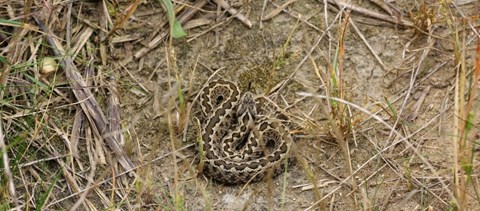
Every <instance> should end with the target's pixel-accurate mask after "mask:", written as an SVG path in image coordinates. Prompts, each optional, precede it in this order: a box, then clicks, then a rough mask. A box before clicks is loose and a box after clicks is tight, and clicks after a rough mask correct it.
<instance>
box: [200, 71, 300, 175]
mask: <svg viewBox="0 0 480 211" xmlns="http://www.w3.org/2000/svg"><path fill="white" fill-rule="evenodd" d="M200 107H201V111H202V114H203V116H204V117H205V120H204V121H203V125H202V134H201V136H202V139H201V141H200V144H199V145H200V150H201V151H202V152H204V158H203V160H204V169H203V172H204V174H205V175H207V176H209V177H211V178H212V179H214V180H216V181H217V182H220V183H226V184H239V183H247V182H249V181H258V180H260V179H262V178H263V177H264V176H265V175H266V174H267V172H269V171H271V172H272V176H276V175H278V174H280V173H281V172H282V171H283V170H284V168H283V167H284V164H285V162H284V161H286V158H287V153H288V151H289V148H290V145H291V143H292V137H291V135H290V134H289V131H288V129H287V127H286V126H285V125H284V124H283V123H282V122H281V121H280V120H278V119H276V118H274V117H269V116H266V115H259V114H258V113H257V107H256V103H255V100H254V98H253V94H252V93H250V92H246V93H244V94H243V95H241V93H240V90H239V88H238V87H237V85H235V84H234V83H233V82H230V81H226V80H216V81H212V82H209V83H208V84H206V85H205V86H204V88H203V89H202V90H201V92H200ZM202 148H203V149H202Z"/></svg>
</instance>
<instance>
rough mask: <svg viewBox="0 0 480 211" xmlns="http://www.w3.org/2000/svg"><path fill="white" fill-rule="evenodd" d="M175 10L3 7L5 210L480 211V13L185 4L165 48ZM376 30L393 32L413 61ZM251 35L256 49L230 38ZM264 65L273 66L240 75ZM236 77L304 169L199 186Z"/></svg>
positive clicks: (0, 140)
mask: <svg viewBox="0 0 480 211" xmlns="http://www.w3.org/2000/svg"><path fill="white" fill-rule="evenodd" d="M162 1H163V0H162ZM162 1H148V3H147V4H142V1H114V2H111V1H75V2H68V1H50V0H46V1H31V0H27V1H1V2H0V65H1V72H0V99H1V101H0V102H1V103H0V106H1V107H0V114H1V115H0V116H1V118H0V148H1V154H2V157H1V159H0V160H1V164H0V166H1V168H0V178H1V179H0V190H1V194H2V197H0V209H1V210H12V209H18V210H30V209H37V210H41V209H55V210H63V209H71V210H75V209H89V210H98V209H111V210H113V209H124V210H135V209H137V210H138V209H142V210H143V209H149V210H150V209H151V210H199V209H206V210H219V209H236V210H240V209H243V210H250V209H269V210H278V209H284V210H288V209H302V210H314V209H321V210H335V209H355V210H398V209H409V210H410V209H412V210H413V209H415V210H437V209H440V210H445V209H450V210H476V209H478V208H479V207H480V193H479V188H480V184H479V180H478V164H477V162H478V160H477V159H478V146H477V144H478V140H479V135H478V134H479V120H478V117H479V112H478V107H479V103H478V102H479V101H478V88H479V84H478V82H479V77H480V35H479V31H480V30H479V28H480V22H479V19H478V16H476V15H472V11H473V13H474V12H475V11H478V8H480V5H479V3H478V1H476V2H475V1H457V2H454V3H451V2H447V1H439V2H433V1H425V2H422V3H421V4H420V3H418V4H414V5H413V6H409V7H408V8H407V6H405V5H390V4H385V3H382V2H383V1H376V0H371V1H370V3H366V2H365V1H364V2H365V3H364V4H365V5H369V6H368V7H367V6H365V5H364V4H361V5H360V4H359V5H355V4H347V3H344V1H338V0H337V1H330V0H325V1H322V0H318V1H313V0H312V1H306V2H308V3H309V4H314V5H315V7H318V9H319V10H320V9H321V12H319V11H315V13H311V10H310V9H311V8H306V9H305V8H304V7H302V5H301V4H300V3H299V2H300V1H295V0H290V1H282V3H280V2H275V3H272V2H269V1H264V2H263V4H262V3H259V2H247V3H244V4H243V5H242V6H240V7H239V8H236V9H235V10H234V9H233V8H230V7H228V3H227V2H225V1H223V0H216V1H214V2H215V3H216V4H218V5H220V6H218V7H216V6H212V5H209V4H207V2H206V1H204V0H197V1H195V2H189V1H176V2H174V3H175V4H174V6H175V15H176V17H178V22H179V23H181V24H183V25H184V26H188V28H189V33H190V34H189V35H188V37H187V38H183V39H173V38H172V37H170V36H168V35H169V34H172V33H173V32H172V31H173V30H174V29H173V28H171V27H169V19H168V18H167V16H168V15H166V13H165V8H167V7H162V3H161V2H162ZM354 2H356V1H354ZM252 5H255V6H256V7H254V8H252V7H253V6H252ZM259 6H262V8H260V7H259ZM400 6H405V8H400V9H399V8H398V7H400ZM298 8H303V9H305V10H304V11H297V9H298ZM371 8H375V9H371ZM225 9H226V10H225ZM402 10H408V11H409V12H408V14H404V16H402V15H401V13H402V12H401V11H402ZM302 12H303V13H302ZM172 14H173V13H172ZM252 14H253V15H252ZM259 14H261V17H260V15H259ZM257 16H259V17H258V20H259V21H260V22H259V23H258V24H260V25H262V27H261V28H260V27H259V26H257V25H255V24H254V23H255V20H257V19H255V20H254V21H253V22H252V19H253V18H254V17H257ZM276 18H281V19H282V20H286V21H284V22H280V23H281V24H278V22H275V19H276ZM171 21H172V20H171V19H170V22H171ZM237 21H238V23H239V24H234V23H236V22H237ZM285 23H288V24H290V25H288V24H287V25H288V27H289V28H288V30H285V31H279V30H276V28H280V27H284V26H285ZM365 23H367V24H368V27H372V28H374V27H377V28H380V30H385V31H388V30H391V29H392V28H394V27H397V29H396V33H398V34H393V35H395V36H397V37H395V38H393V37H392V39H396V40H401V45H402V46H403V47H402V48H403V49H398V51H393V52H396V53H398V54H397V55H396V58H400V59H399V60H400V62H398V63H394V62H392V61H390V60H388V59H386V58H387V57H388V56H387V54H386V53H385V52H379V50H378V49H379V45H378V43H374V41H372V40H373V39H374V38H375V34H374V33H372V32H371V31H368V30H365V28H367V24H365ZM242 24H243V25H242ZM252 24H253V25H252ZM274 24H277V25H274ZM370 25H377V26H370ZM239 27H240V28H241V27H244V29H245V30H247V29H246V28H251V29H248V30H247V31H244V32H242V33H241V34H239V33H238V31H236V29H238V28H239ZM252 27H253V28H252ZM230 28H233V31H229V29H230ZM372 28H369V29H370V30H373V29H372ZM241 29H242V28H241ZM257 31H260V32H259V33H255V32H257ZM245 34H246V36H243V35H245ZM306 34H307V35H306ZM308 35H313V37H309V36H308ZM377 35H379V36H380V35H381V33H379V34H377ZM224 36H230V38H224ZM232 36H233V37H234V38H233V39H232V38H231V37H232ZM237 36H238V37H237ZM251 37H261V40H262V41H261V42H257V43H255V44H253V45H262V46H265V48H264V49H262V52H261V53H258V52H257V53H256V54H250V53H249V52H244V51H242V50H244V49H242V47H243V46H245V45H247V46H251V45H249V43H247V44H245V43H242V42H243V41H240V44H238V43H235V41H232V40H236V39H242V38H251ZM278 37H284V39H280V38H279V40H280V41H278V40H275V39H276V38H278ZM298 37H302V38H301V39H299V38H298ZM252 39H253V41H252V42H254V41H255V39H254V38H252ZM307 39H308V42H307V41H305V42H303V41H304V40H307ZM212 40H213V41H212ZM250 41H251V40H249V42H250ZM208 42H209V43H214V44H215V45H212V46H213V47H211V49H204V48H203V49H202V48H201V47H198V46H199V45H201V44H203V43H208ZM399 42H400V41H399ZM232 43H233V44H232ZM357 43H358V44H357ZM349 45H352V46H353V45H355V46H356V47H355V48H362V49H364V51H363V53H364V54H365V55H364V57H365V58H370V60H371V61H370V62H372V63H375V66H374V67H378V70H379V71H380V72H381V73H382V74H381V76H380V77H381V78H385V79H386V80H385V81H388V84H387V83H386V84H385V85H384V86H375V84H370V86H367V89H368V88H372V87H373V89H375V87H381V88H382V90H381V91H382V93H383V96H382V97H381V98H374V97H372V96H373V95H374V94H373V93H369V92H368V91H362V90H361V87H363V85H364V84H367V85H368V83H370V81H369V80H370V79H372V78H373V79H372V81H376V82H378V80H376V79H375V77H379V76H372V77H371V78H368V77H367V78H366V79H365V78H362V77H363V75H361V74H360V73H358V72H355V71H354V69H355V68H357V67H356V66H352V65H354V64H352V63H354V62H353V61H354V57H355V55H353V54H352V53H351V52H349V51H355V50H357V49H354V48H352V47H351V46H349ZM225 46H227V47H232V46H236V47H238V48H227V47H225ZM388 47H389V46H387V47H386V48H384V51H387V50H386V49H387V48H388ZM223 48H226V50H224V49H223ZM222 49H223V50H222ZM292 49H294V50H292ZM380 49H381V48H380ZM195 50H197V51H205V52H196V51H195ZM213 51H221V52H222V53H221V54H223V55H222V56H223V59H224V60H225V61H226V62H225V61H220V60H218V58H215V59H212V60H209V59H208V58H205V57H207V56H205V55H218V54H208V53H210V52H213ZM232 52H233V53H232ZM230 53H232V54H230ZM237 53H238V54H240V57H236V56H237ZM191 54H195V55H194V56H191ZM197 54H198V55H197ZM251 55H253V56H251ZM256 57H257V58H256ZM152 58H153V59H152ZM232 58H233V59H232ZM256 59H257V60H256ZM260 59H263V60H260ZM237 60H240V61H237ZM252 60H253V61H254V62H253V63H255V62H258V61H262V62H263V63H260V64H256V65H257V66H256V68H255V69H254V68H251V66H248V67H249V70H246V71H238V72H237V69H239V70H240V69H241V68H243V67H242V64H243V63H244V62H245V63H246V61H252ZM239 63H240V64H239ZM216 64H219V65H218V66H216ZM213 66H216V67H215V68H213ZM211 67H212V68H211ZM212 69H215V70H212ZM358 69H360V70H361V67H358ZM371 71H372V75H373V72H374V71H377V69H374V70H371ZM237 76H239V78H240V80H239V83H240V84H239V85H240V86H241V87H250V85H252V83H253V85H252V87H254V89H255V91H257V92H258V93H260V92H261V93H263V94H262V95H263V96H262V98H263V99H264V100H265V102H264V103H265V106H267V105H269V106H273V107H276V108H277V109H279V110H281V111H282V113H283V114H285V115H286V116H288V117H289V118H290V120H291V121H292V130H291V133H292V134H293V135H294V136H295V137H296V139H297V141H296V143H295V146H294V148H293V150H292V153H291V155H290V156H292V157H295V159H296V165H293V166H291V165H288V164H286V165H288V166H287V168H286V172H285V173H284V174H282V175H281V176H279V177H278V178H273V179H272V178H267V179H265V180H264V181H262V182H259V183H253V184H246V185H243V186H239V187H229V186H223V185H220V184H215V183H212V182H211V181H210V180H209V179H208V178H205V177H204V176H203V175H202V174H201V169H202V167H201V165H198V163H199V162H200V164H201V163H202V155H198V146H197V147H194V146H195V145H196V138H197V137H199V134H198V133H199V130H198V128H199V127H200V124H201V123H200V121H198V120H197V119H196V118H194V116H195V113H196V112H197V111H196V107H195V98H196V94H197V91H198V89H199V87H201V86H202V84H203V83H204V82H205V81H207V78H212V77H227V78H228V79H233V80H235V79H236V77H237ZM387 79H388V80H387ZM155 80H156V81H155ZM357 81H361V82H359V83H357ZM359 87H360V88H359ZM200 151H201V150H200ZM337 155H338V156H337ZM199 160H200V161H199ZM238 203H239V204H238Z"/></svg>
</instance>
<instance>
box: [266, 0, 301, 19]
mask: <svg viewBox="0 0 480 211" xmlns="http://www.w3.org/2000/svg"><path fill="white" fill-rule="evenodd" d="M296 1H298V0H289V1H287V2H285V3H284V4H282V5H280V6H279V7H277V8H275V9H274V10H272V11H271V12H270V13H268V14H267V15H265V16H264V17H263V16H262V21H266V20H270V19H272V18H273V17H275V16H277V15H278V14H279V13H280V12H282V10H284V9H285V8H287V6H288V5H290V4H292V3H294V2H296Z"/></svg>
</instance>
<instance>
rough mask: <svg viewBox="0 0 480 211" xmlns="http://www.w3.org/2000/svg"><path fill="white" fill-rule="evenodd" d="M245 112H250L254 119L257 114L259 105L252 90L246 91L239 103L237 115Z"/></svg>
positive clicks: (242, 114)
mask: <svg viewBox="0 0 480 211" xmlns="http://www.w3.org/2000/svg"><path fill="white" fill-rule="evenodd" d="M245 113H249V115H250V116H251V117H252V118H253V119H255V116H257V105H256V104H255V99H253V94H252V93H251V92H245V94H243V96H242V99H240V103H239V105H238V109H237V116H239V117H240V116H244V114H245Z"/></svg>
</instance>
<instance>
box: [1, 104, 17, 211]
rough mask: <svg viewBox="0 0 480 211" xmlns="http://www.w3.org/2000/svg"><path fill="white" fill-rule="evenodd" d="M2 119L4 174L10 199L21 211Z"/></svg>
mask: <svg viewBox="0 0 480 211" xmlns="http://www.w3.org/2000/svg"><path fill="white" fill-rule="evenodd" d="M0 114H1V112H0ZM2 122H3V121H2V119H0V147H1V148H2V160H3V172H4V173H5V176H7V178H8V190H9V192H10V199H11V200H13V203H14V204H15V207H16V208H17V209H18V210H20V208H19V207H18V198H17V194H16V192H15V184H13V176H12V171H11V169H10V159H8V154H7V145H6V144H5V136H4V135H3V124H2Z"/></svg>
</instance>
